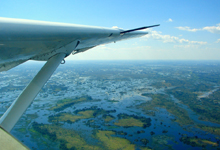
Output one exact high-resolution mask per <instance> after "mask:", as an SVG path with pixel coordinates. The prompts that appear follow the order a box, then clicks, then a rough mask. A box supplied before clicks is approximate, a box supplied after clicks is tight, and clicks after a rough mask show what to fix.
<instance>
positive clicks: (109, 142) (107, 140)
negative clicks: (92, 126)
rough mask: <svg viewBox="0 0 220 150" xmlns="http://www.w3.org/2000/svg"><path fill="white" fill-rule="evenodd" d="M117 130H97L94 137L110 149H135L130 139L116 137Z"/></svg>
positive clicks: (105, 147)
mask: <svg viewBox="0 0 220 150" xmlns="http://www.w3.org/2000/svg"><path fill="white" fill-rule="evenodd" d="M112 135H115V132H113V131H101V130H97V131H96V132H95V134H94V137H95V138H96V139H98V140H99V141H101V142H102V144H103V146H104V148H103V149H109V150H118V149H120V150H135V145H134V144H131V143H130V141H129V140H127V139H123V138H119V137H114V136H112Z"/></svg>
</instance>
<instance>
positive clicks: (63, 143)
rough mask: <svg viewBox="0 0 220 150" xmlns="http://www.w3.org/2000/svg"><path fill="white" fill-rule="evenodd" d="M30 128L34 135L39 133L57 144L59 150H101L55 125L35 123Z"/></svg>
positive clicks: (72, 132)
mask: <svg viewBox="0 0 220 150" xmlns="http://www.w3.org/2000/svg"><path fill="white" fill-rule="evenodd" d="M32 127H33V131H35V133H36V132H37V133H40V134H41V135H43V137H45V138H47V139H49V140H52V141H57V142H59V143H60V145H59V149H61V150H67V149H69V150H75V149H77V150H84V149H86V150H87V149H88V150H90V149H91V150H99V149H100V150H101V148H100V147H98V146H95V145H89V144H87V143H86V142H85V140H84V139H83V138H82V137H81V136H80V135H79V134H78V133H76V132H75V131H73V130H69V129H63V128H61V127H59V126H56V125H46V124H38V123H36V122H34V123H33V124H32Z"/></svg>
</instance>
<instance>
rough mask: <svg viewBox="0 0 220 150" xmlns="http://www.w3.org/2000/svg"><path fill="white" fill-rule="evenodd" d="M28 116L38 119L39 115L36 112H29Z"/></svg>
mask: <svg viewBox="0 0 220 150" xmlns="http://www.w3.org/2000/svg"><path fill="white" fill-rule="evenodd" d="M27 117H28V118H30V119H36V118H38V115H37V113H35V114H27Z"/></svg>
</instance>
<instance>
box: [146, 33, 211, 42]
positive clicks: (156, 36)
mask: <svg viewBox="0 0 220 150" xmlns="http://www.w3.org/2000/svg"><path fill="white" fill-rule="evenodd" d="M144 37H145V38H153V39H156V40H161V41H163V42H164V43H187V44H199V45H204V44H207V42H203V41H190V40H187V39H184V38H181V39H180V38H179V37H176V36H171V35H162V34H161V32H157V31H151V34H148V35H146V36H144Z"/></svg>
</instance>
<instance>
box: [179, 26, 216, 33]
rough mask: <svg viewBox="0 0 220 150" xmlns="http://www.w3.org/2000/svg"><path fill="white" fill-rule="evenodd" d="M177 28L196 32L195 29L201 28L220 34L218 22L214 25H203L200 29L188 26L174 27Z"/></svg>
mask: <svg viewBox="0 0 220 150" xmlns="http://www.w3.org/2000/svg"><path fill="white" fill-rule="evenodd" d="M176 28H177V29H179V30H185V31H190V32H196V31H201V30H206V31H208V32H211V33H216V34H220V23H219V24H217V25H216V26H207V27H203V28H201V29H196V28H194V29H191V28H190V27H187V26H185V27H176Z"/></svg>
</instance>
